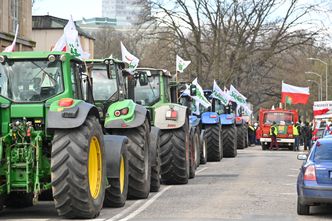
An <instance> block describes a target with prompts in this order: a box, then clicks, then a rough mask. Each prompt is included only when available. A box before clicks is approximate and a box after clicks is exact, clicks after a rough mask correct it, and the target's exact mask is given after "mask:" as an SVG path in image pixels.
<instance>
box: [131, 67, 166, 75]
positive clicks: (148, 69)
mask: <svg viewBox="0 0 332 221" xmlns="http://www.w3.org/2000/svg"><path fill="white" fill-rule="evenodd" d="M136 70H137V71H161V72H162V74H163V75H164V76H166V77H172V75H171V72H169V71H168V70H165V69H158V68H136Z"/></svg>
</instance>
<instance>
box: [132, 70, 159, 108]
mask: <svg viewBox="0 0 332 221" xmlns="http://www.w3.org/2000/svg"><path fill="white" fill-rule="evenodd" d="M151 72H152V71H151ZM159 77H160V76H159V74H156V75H155V74H153V75H151V76H149V77H148V83H147V85H141V84H140V82H139V80H138V79H136V86H135V102H137V103H139V104H141V105H144V106H151V105H153V104H155V103H156V102H157V101H158V100H159V97H160V82H159Z"/></svg>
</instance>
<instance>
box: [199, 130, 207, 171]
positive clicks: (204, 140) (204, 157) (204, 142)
mask: <svg viewBox="0 0 332 221" xmlns="http://www.w3.org/2000/svg"><path fill="white" fill-rule="evenodd" d="M200 138H201V139H200V141H201V156H200V163H201V164H206V162H207V138H206V134H205V130H204V131H202V132H201V135H200Z"/></svg>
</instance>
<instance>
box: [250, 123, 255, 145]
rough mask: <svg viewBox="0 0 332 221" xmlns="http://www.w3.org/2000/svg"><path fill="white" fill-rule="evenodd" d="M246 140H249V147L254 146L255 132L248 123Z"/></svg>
mask: <svg viewBox="0 0 332 221" xmlns="http://www.w3.org/2000/svg"><path fill="white" fill-rule="evenodd" d="M248 138H249V143H250V146H251V145H255V143H256V142H255V140H256V132H255V128H254V127H253V126H252V124H251V123H250V122H249V126H248Z"/></svg>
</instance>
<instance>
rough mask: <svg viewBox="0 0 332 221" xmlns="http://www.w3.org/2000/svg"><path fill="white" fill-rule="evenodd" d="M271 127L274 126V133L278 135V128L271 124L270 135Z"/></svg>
mask: <svg viewBox="0 0 332 221" xmlns="http://www.w3.org/2000/svg"><path fill="white" fill-rule="evenodd" d="M272 128H274V135H276V136H277V135H278V128H277V127H276V126H271V128H270V135H271V136H272Z"/></svg>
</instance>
